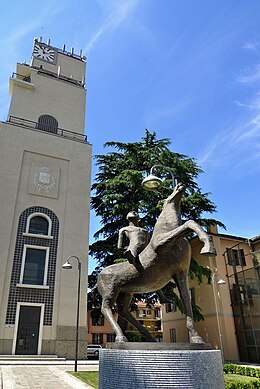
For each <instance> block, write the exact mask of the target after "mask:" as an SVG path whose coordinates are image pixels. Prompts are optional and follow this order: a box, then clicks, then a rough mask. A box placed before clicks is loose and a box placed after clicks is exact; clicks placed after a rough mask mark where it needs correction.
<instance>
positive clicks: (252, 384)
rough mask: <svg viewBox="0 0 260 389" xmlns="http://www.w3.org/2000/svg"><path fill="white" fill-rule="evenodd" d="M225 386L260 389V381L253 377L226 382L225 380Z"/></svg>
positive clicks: (233, 388)
mask: <svg viewBox="0 0 260 389" xmlns="http://www.w3.org/2000/svg"><path fill="white" fill-rule="evenodd" d="M225 388H226V389H259V388H260V381H259V380H254V379H251V380H250V381H249V380H247V381H231V382H226V381H225Z"/></svg>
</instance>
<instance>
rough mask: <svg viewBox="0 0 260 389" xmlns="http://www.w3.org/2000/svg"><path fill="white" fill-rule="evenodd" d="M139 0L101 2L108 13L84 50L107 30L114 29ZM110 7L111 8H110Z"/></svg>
mask: <svg viewBox="0 0 260 389" xmlns="http://www.w3.org/2000/svg"><path fill="white" fill-rule="evenodd" d="M138 2H139V0H120V1H119V2H113V3H111V2H101V3H100V5H101V6H105V8H106V10H105V11H106V12H107V9H109V11H108V12H109V14H108V16H107V17H106V18H105V20H104V21H103V23H102V24H101V25H100V26H99V28H98V29H97V31H95V33H94V34H93V35H92V37H91V38H90V40H89V42H88V44H87V46H86V47H85V50H84V51H85V52H86V53H89V51H90V50H91V49H92V48H93V47H94V46H95V44H96V43H97V42H98V40H99V39H100V38H101V37H102V36H103V35H104V34H105V33H107V32H108V31H115V30H116V29H117V28H118V27H119V26H120V25H121V24H122V23H123V21H125V19H126V18H127V17H128V16H129V15H130V14H131V13H132V12H133V11H134V10H135V8H136V6H137V4H138ZM111 8H112V9H111Z"/></svg>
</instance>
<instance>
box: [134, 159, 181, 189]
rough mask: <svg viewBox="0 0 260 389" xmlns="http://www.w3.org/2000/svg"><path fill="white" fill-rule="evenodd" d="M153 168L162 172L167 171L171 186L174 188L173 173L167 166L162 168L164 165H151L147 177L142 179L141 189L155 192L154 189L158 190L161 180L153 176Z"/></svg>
mask: <svg viewBox="0 0 260 389" xmlns="http://www.w3.org/2000/svg"><path fill="white" fill-rule="evenodd" d="M155 168H162V169H163V170H167V171H168V172H169V173H170V174H171V177H172V185H173V187H174V186H175V183H174V176H173V172H172V170H171V168H169V167H168V166H164V165H153V166H152V167H151V170H150V174H149V176H147V177H146V178H144V179H143V181H142V184H141V185H142V187H143V188H144V189H146V190H156V189H159V188H160V187H161V186H162V180H161V179H160V178H159V177H157V176H156V175H154V174H153V170H154V169H155Z"/></svg>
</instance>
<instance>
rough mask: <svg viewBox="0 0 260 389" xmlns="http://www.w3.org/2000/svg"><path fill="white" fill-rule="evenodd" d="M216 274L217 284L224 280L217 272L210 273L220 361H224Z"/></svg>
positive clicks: (221, 283)
mask: <svg viewBox="0 0 260 389" xmlns="http://www.w3.org/2000/svg"><path fill="white" fill-rule="evenodd" d="M216 276H218V278H219V279H218V281H217V284H218V285H224V284H225V283H226V281H224V280H223V279H222V278H220V276H219V274H218V273H213V274H212V278H211V279H212V285H213V295H214V303H215V309H216V316H217V326H218V335H219V343H220V351H221V357H222V362H223V363H224V355H223V340H222V333H221V325H220V320H219V313H218V300H217V288H216V282H215V281H216V280H215V279H216Z"/></svg>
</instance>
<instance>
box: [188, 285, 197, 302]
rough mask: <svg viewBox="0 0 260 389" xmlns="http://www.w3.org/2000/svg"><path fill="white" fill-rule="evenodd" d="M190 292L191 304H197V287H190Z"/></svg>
mask: <svg viewBox="0 0 260 389" xmlns="http://www.w3.org/2000/svg"><path fill="white" fill-rule="evenodd" d="M189 293H190V302H191V305H195V304H196V303H195V289H194V288H190V290H189Z"/></svg>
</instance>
